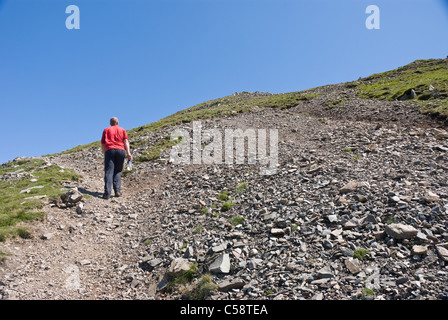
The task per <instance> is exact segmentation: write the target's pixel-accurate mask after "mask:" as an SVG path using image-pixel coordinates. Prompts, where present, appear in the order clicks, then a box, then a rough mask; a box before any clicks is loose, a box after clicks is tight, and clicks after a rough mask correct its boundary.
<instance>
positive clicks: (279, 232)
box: [271, 228, 285, 236]
mask: <svg viewBox="0 0 448 320" xmlns="http://www.w3.org/2000/svg"><path fill="white" fill-rule="evenodd" d="M271 234H272V235H274V236H284V235H285V230H283V229H280V228H272V229H271Z"/></svg>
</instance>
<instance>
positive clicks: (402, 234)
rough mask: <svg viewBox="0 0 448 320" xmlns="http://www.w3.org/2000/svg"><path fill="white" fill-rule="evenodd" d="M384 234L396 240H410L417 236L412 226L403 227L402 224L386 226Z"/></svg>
mask: <svg viewBox="0 0 448 320" xmlns="http://www.w3.org/2000/svg"><path fill="white" fill-rule="evenodd" d="M385 231H386V233H387V234H388V235H389V236H390V237H392V238H394V239H397V240H401V239H411V238H413V237H415V236H416V235H417V232H418V230H417V229H415V228H414V227H413V226H410V225H405V224H402V223H392V224H390V225H388V226H386V229H385Z"/></svg>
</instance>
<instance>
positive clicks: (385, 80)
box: [351, 59, 448, 118]
mask: <svg viewBox="0 0 448 320" xmlns="http://www.w3.org/2000/svg"><path fill="white" fill-rule="evenodd" d="M351 85H352V86H353V87H356V89H357V94H358V95H359V96H360V97H363V98H369V99H378V100H397V99H398V98H399V97H400V96H402V95H403V94H404V93H405V92H406V91H407V90H410V89H414V90H415V93H416V94H417V98H416V99H415V101H416V102H417V103H418V105H419V109H420V110H421V111H423V112H426V113H430V114H434V115H437V116H441V117H442V118H447V117H448V59H430V60H417V61H414V62H412V63H410V64H408V65H406V66H403V67H400V68H398V69H395V70H391V71H387V72H384V73H380V74H374V75H371V76H370V77H367V78H363V79H360V80H358V81H355V82H352V83H351ZM431 87H432V88H431Z"/></svg>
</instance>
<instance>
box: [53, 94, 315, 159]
mask: <svg viewBox="0 0 448 320" xmlns="http://www.w3.org/2000/svg"><path fill="white" fill-rule="evenodd" d="M316 97H318V95H317V94H314V93H310V92H307V91H298V92H290V93H279V94H270V93H264V94H260V93H258V94H251V93H239V94H233V95H229V96H226V97H223V98H219V99H214V100H210V101H206V102H203V103H200V104H197V105H195V106H192V107H189V108H186V109H184V110H181V111H179V112H176V113H174V114H172V115H170V116H167V117H165V118H162V119H160V120H158V121H155V122H152V123H150V124H147V125H144V126H140V127H137V128H133V129H130V130H128V131H127V133H128V137H129V142H130V145H131V149H133V148H137V147H142V146H145V145H148V141H147V140H146V139H141V136H142V135H143V134H146V133H151V132H158V131H160V130H162V129H164V128H167V127H172V126H176V125H180V124H183V123H189V122H192V121H198V120H205V119H212V118H216V117H227V116H233V115H235V114H238V113H242V112H248V111H250V110H251V109H252V108H253V107H260V108H280V109H287V108H291V107H294V106H296V105H299V104H301V103H304V102H306V101H309V100H311V99H313V98H316ZM165 139H166V138H165ZM168 141H169V138H168ZM171 143H172V142H171ZM170 146H172V145H170V144H169V143H168V142H166V141H159V142H158V143H157V144H156V145H154V146H151V147H149V149H148V150H147V151H146V154H145V155H143V156H142V157H139V161H151V160H154V159H157V158H158V157H159V156H160V149H163V150H164V149H166V148H168V147H170ZM89 148H101V144H100V141H95V142H92V143H89V144H86V145H79V146H76V147H74V148H71V149H69V150H66V151H63V152H60V153H55V154H51V155H46V156H55V155H59V154H68V153H75V152H78V151H81V150H84V149H89Z"/></svg>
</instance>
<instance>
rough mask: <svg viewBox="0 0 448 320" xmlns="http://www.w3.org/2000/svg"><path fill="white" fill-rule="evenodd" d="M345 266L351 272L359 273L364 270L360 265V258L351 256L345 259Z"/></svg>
mask: <svg viewBox="0 0 448 320" xmlns="http://www.w3.org/2000/svg"><path fill="white" fill-rule="evenodd" d="M344 263H345V266H346V267H347V269H348V270H349V271H350V273H351V274H357V273H360V272H361V271H362V268H361V266H360V265H359V262H358V260H356V259H353V258H349V259H346V260H345V261H344Z"/></svg>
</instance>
